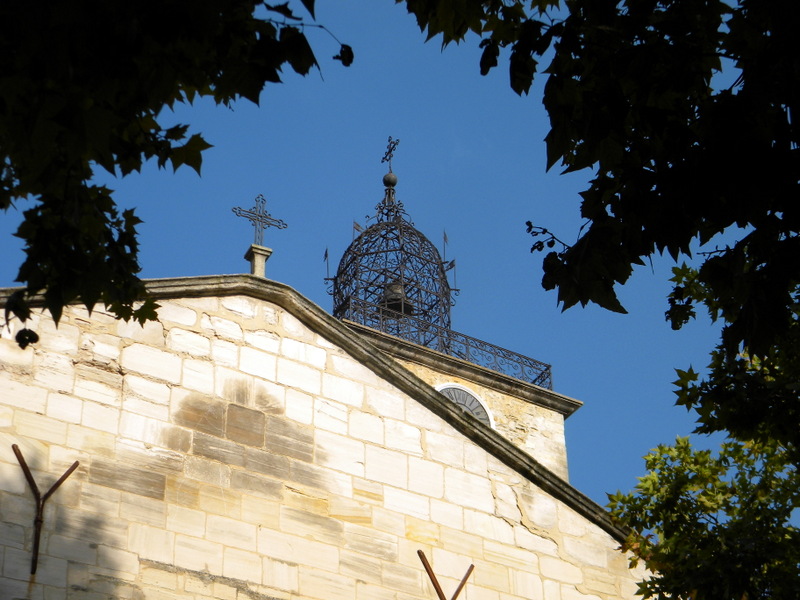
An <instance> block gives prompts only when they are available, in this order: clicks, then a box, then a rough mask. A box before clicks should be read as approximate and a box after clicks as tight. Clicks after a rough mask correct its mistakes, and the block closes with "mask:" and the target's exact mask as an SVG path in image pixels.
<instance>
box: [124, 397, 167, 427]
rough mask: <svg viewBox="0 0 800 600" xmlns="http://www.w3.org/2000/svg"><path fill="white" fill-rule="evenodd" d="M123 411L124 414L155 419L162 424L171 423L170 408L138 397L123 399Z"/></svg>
mask: <svg viewBox="0 0 800 600" xmlns="http://www.w3.org/2000/svg"><path fill="white" fill-rule="evenodd" d="M122 411H123V414H124V413H129V414H134V415H138V416H140V417H144V418H149V419H154V420H156V421H160V422H162V423H166V422H167V421H169V406H166V405H161V404H155V403H153V402H150V401H148V400H145V399H144V398H139V397H137V396H126V397H125V398H123V400H122Z"/></svg>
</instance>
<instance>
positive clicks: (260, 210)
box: [233, 194, 287, 246]
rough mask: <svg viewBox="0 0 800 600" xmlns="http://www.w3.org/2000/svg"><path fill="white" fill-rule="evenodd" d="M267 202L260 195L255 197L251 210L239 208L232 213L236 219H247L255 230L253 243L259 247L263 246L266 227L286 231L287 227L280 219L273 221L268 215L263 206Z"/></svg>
mask: <svg viewBox="0 0 800 600" xmlns="http://www.w3.org/2000/svg"><path fill="white" fill-rule="evenodd" d="M266 203H267V200H266V198H264V196H263V195H262V194H259V195H258V196H256V205H255V206H254V207H253V208H251V209H247V210H246V209H244V208H241V207H239V206H237V207H235V208H233V213H234V214H235V215H236V216H237V217H244V218H245V219H248V220H249V221H250V222H251V223H252V224H253V227H255V228H256V235H255V243H256V244H258V245H259V246H263V244H264V229H265V228H267V227H277V228H278V229H286V227H287V225H286V223H284V222H283V221H281V220H280V219H275V218H273V217H272V215H270V214H269V213H268V212H267V210H266V208H264V206H265V205H266Z"/></svg>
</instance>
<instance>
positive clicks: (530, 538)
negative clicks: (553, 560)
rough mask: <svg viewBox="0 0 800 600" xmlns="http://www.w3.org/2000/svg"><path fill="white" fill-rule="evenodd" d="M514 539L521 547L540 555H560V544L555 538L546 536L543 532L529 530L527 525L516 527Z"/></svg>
mask: <svg viewBox="0 0 800 600" xmlns="http://www.w3.org/2000/svg"><path fill="white" fill-rule="evenodd" d="M514 540H515V542H516V544H517V546H519V547H520V548H525V549H526V550H530V551H532V552H535V553H536V554H538V555H544V554H547V555H549V556H558V544H557V543H556V542H555V540H553V539H550V538H547V537H544V535H543V534H542V533H541V532H536V531H529V530H528V529H526V528H525V527H515V528H514Z"/></svg>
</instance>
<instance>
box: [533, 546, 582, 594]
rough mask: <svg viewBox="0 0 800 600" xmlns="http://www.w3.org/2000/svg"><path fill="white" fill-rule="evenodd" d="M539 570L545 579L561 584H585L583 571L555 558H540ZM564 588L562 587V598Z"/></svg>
mask: <svg viewBox="0 0 800 600" xmlns="http://www.w3.org/2000/svg"><path fill="white" fill-rule="evenodd" d="M539 568H540V569H541V573H542V576H543V577H547V578H548V579H554V580H555V581H560V582H561V583H569V584H573V585H578V584H580V583H583V571H581V569H580V567H577V566H575V565H573V564H571V563H568V562H566V561H564V560H562V559H560V558H555V557H553V556H541V557H539ZM563 591H564V588H563V587H562V596H563V595H564V594H563Z"/></svg>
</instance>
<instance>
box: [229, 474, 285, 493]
mask: <svg viewBox="0 0 800 600" xmlns="http://www.w3.org/2000/svg"><path fill="white" fill-rule="evenodd" d="M231 488H232V489H234V490H242V491H245V492H247V493H248V494H253V495H257V496H262V497H264V498H271V499H276V500H279V499H280V498H281V495H282V492H283V484H282V483H281V482H280V481H275V480H272V479H268V478H266V477H261V476H259V475H254V474H252V473H248V472H247V471H240V470H239V469H235V470H233V471H231Z"/></svg>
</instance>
